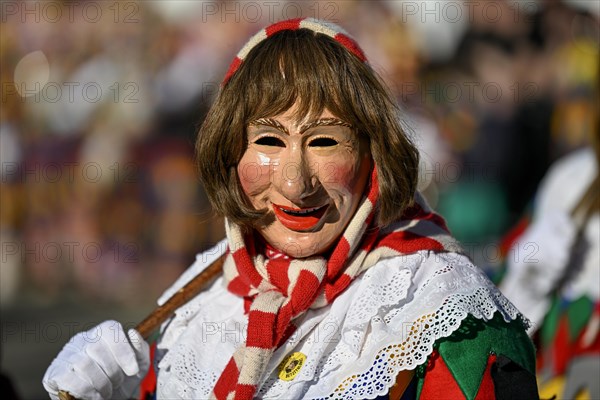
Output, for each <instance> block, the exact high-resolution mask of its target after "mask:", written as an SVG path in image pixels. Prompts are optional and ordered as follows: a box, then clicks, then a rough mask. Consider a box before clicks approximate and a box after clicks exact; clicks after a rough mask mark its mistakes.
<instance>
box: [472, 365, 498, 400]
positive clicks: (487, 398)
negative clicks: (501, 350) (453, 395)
mask: <svg viewBox="0 0 600 400" xmlns="http://www.w3.org/2000/svg"><path fill="white" fill-rule="evenodd" d="M495 362H496V355H495V354H490V356H489V357H488V361H487V365H486V367H485V371H484V372H483V378H482V379H481V383H480V384H479V389H478V390H477V396H475V400H495V398H496V394H495V392H494V380H493V379H492V365H493V364H494V363H495Z"/></svg>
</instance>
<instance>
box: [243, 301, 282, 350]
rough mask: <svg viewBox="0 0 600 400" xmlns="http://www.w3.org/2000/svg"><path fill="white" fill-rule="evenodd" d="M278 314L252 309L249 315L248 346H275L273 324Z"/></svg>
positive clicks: (263, 347)
mask: <svg viewBox="0 0 600 400" xmlns="http://www.w3.org/2000/svg"><path fill="white" fill-rule="evenodd" d="M275 318H276V314H273V313H269V312H264V311H257V310H252V311H250V314H249V316H248V338H247V339H246V346H252V347H259V348H261V349H270V348H271V347H273V326H275Z"/></svg>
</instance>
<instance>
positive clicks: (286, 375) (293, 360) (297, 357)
mask: <svg viewBox="0 0 600 400" xmlns="http://www.w3.org/2000/svg"><path fill="white" fill-rule="evenodd" d="M305 361H306V356H305V355H304V354H302V353H300V352H296V353H292V354H290V355H289V356H287V357H286V358H284V359H283V361H281V364H279V367H278V369H279V379H281V380H283V381H291V380H293V379H294V378H295V377H296V375H298V373H299V372H300V369H302V366H303V365H304V362H305Z"/></svg>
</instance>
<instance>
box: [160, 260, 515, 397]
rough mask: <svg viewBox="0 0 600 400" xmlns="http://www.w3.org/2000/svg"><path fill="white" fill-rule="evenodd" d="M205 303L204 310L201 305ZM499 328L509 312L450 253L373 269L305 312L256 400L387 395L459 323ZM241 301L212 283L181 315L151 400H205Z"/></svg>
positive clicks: (231, 338)
mask: <svg viewBox="0 0 600 400" xmlns="http://www.w3.org/2000/svg"><path fill="white" fill-rule="evenodd" d="M209 304H210V307H209V306H208V305H209ZM495 313H500V314H501V315H502V316H503V317H504V319H505V320H506V321H509V320H513V319H516V318H519V314H518V311H517V310H516V309H515V308H514V306H513V305H512V304H511V303H510V302H509V301H508V300H506V298H504V297H503V296H502V294H500V292H499V291H498V290H497V289H496V288H495V287H494V286H493V284H492V283H491V282H490V281H489V280H488V279H487V278H486V276H485V275H484V274H483V273H482V272H481V271H480V270H479V269H478V268H476V267H475V266H473V265H472V264H471V262H470V261H469V260H468V259H467V258H466V257H465V256H462V255H458V254H448V253H445V254H434V253H431V252H426V251H423V252H419V253H416V254H412V255H409V256H403V257H394V258H390V259H385V260H382V261H380V262H379V263H378V264H376V265H375V266H374V267H372V268H370V269H369V270H368V271H367V272H365V273H364V274H363V275H361V276H360V277H359V278H357V279H356V280H355V281H354V282H353V283H352V284H351V285H350V287H349V288H348V289H347V290H346V291H345V292H344V293H342V294H341V295H340V296H339V297H338V298H337V299H336V300H335V301H334V302H333V304H331V305H330V306H328V307H324V308H321V309H318V310H310V311H309V312H307V314H306V315H305V317H304V318H303V319H302V321H296V323H297V324H298V325H299V327H298V330H297V332H296V334H295V335H294V336H292V338H290V339H289V340H288V341H287V342H286V343H285V344H284V345H283V346H281V347H280V348H279V349H277V350H276V351H275V353H274V355H273V358H272V360H271V362H270V363H269V365H268V368H267V370H268V371H270V374H269V375H268V376H266V377H265V379H264V382H263V384H262V385H261V386H260V389H259V391H258V392H257V396H258V397H260V398H265V399H266V398H269V399H277V398H279V399H281V398H340V399H356V398H362V399H373V398H376V397H377V396H380V395H384V394H386V393H388V391H389V388H390V387H391V386H392V385H393V384H394V382H395V377H396V375H397V374H398V372H399V371H402V370H412V369H414V368H416V367H417V366H418V365H421V364H423V363H424V362H425V361H426V360H427V357H428V356H429V355H430V354H431V352H432V351H433V344H434V343H435V341H436V340H438V339H440V338H443V337H447V336H450V335H451V334H452V333H453V332H454V331H456V330H457V329H458V327H459V326H460V324H461V322H462V321H463V320H464V319H465V318H466V317H467V315H473V316H474V317H476V318H480V319H483V320H489V319H491V318H493V316H494V314H495ZM246 322H247V320H246V316H245V315H244V313H243V304H242V300H241V299H239V298H237V297H235V296H233V295H231V294H229V293H228V292H227V291H226V290H225V288H223V286H222V285H220V284H219V282H217V283H215V285H213V287H211V288H210V289H209V290H208V291H207V292H205V293H203V294H202V295H200V296H198V297H197V298H196V299H194V300H193V301H192V302H190V303H188V304H187V305H186V306H185V307H182V309H180V310H179V311H178V313H177V316H176V317H175V318H174V319H173V320H172V322H171V324H170V325H169V326H168V327H167V328H166V330H165V331H164V333H163V337H162V338H161V341H160V343H159V350H162V351H163V352H166V355H165V357H164V358H163V359H162V361H161V362H160V364H159V378H158V392H157V394H158V397H159V398H207V397H208V394H209V393H210V391H211V390H212V388H213V386H214V384H215V382H216V380H217V379H218V377H219V376H220V373H221V371H222V370H223V368H224V367H225V363H226V362H227V361H228V360H229V357H230V356H231V355H232V354H233V352H234V351H235V349H236V348H237V346H239V345H241V344H242V343H243V340H244V334H245V327H246ZM294 352H300V353H302V354H304V355H305V356H306V361H305V363H304V364H303V365H302V367H301V369H300V371H299V373H298V374H297V375H296V376H295V377H294V379H292V380H283V379H280V377H279V368H278V366H279V364H280V363H281V361H282V360H283V359H284V358H285V357H286V356H288V355H289V354H291V353H294Z"/></svg>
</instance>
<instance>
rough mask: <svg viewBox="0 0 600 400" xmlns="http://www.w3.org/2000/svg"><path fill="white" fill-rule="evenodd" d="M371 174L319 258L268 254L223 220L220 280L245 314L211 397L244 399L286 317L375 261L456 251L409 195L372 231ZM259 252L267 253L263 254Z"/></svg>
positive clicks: (288, 329)
mask: <svg viewBox="0 0 600 400" xmlns="http://www.w3.org/2000/svg"><path fill="white" fill-rule="evenodd" d="M376 178H377V177H376V173H375V172H374V173H373V175H372V177H371V184H370V185H369V188H368V190H367V193H368V194H367V196H365V197H364V198H363V199H362V200H361V203H360V205H359V207H358V209H357V211H356V213H355V214H354V216H353V217H352V219H351V221H350V223H349V224H348V226H347V227H346V229H345V231H344V233H343V235H342V237H340V239H339V241H338V242H337V244H336V245H335V247H334V248H333V250H332V251H331V253H330V255H329V256H328V257H327V258H325V257H324V256H323V255H315V256H311V257H308V258H303V259H293V258H290V257H288V256H283V255H282V254H278V256H277V257H269V256H268V255H265V254H262V253H261V252H260V251H257V250H256V249H257V248H258V247H260V246H256V245H255V243H254V237H253V236H252V235H249V236H244V235H243V233H242V231H241V229H240V227H239V226H237V225H235V224H233V223H231V222H227V224H226V228H227V239H228V242H229V250H228V254H227V256H226V259H225V264H224V279H225V281H226V283H227V285H228V286H227V288H228V290H229V291H231V292H232V293H234V294H236V295H239V296H242V297H244V299H245V300H246V309H247V312H248V328H247V336H246V343H245V345H244V346H241V347H240V348H239V349H237V350H236V351H235V353H234V355H233V357H232V358H231V360H229V363H228V364H227V366H226V367H225V370H224V371H223V372H222V374H221V377H220V378H219V379H218V381H217V383H216V385H215V387H214V389H213V396H214V398H216V399H219V400H221V399H236V400H237V399H252V397H253V396H254V394H255V393H256V391H257V389H258V385H260V383H261V380H262V379H263V378H264V374H265V370H266V366H267V364H268V362H269V360H270V358H271V355H272V354H273V352H274V351H275V349H276V348H277V347H279V346H280V345H281V344H283V343H284V342H285V341H286V340H287V339H288V338H289V337H290V336H291V334H292V333H293V332H294V331H295V329H296V326H295V325H294V320H297V318H298V317H300V316H302V315H303V314H304V313H305V312H306V311H307V310H308V309H309V308H319V307H323V306H326V305H328V304H331V303H332V302H333V301H334V300H335V298H336V297H337V296H338V295H339V294H340V293H341V292H343V291H344V290H345V289H346V288H347V287H348V285H350V283H351V282H352V280H353V279H354V278H355V277H357V276H358V275H359V274H361V273H362V272H363V271H365V270H366V269H368V268H370V267H372V266H373V265H375V264H376V263H377V261H379V260H380V259H383V258H390V257H396V256H400V255H406V254H411V253H415V252H417V251H419V250H432V251H438V252H444V251H454V252H457V251H458V252H460V251H461V250H460V246H459V244H458V243H457V242H456V241H455V240H454V239H453V238H452V237H451V236H450V235H449V233H448V229H447V227H446V224H445V222H444V220H443V219H442V218H441V217H440V216H439V215H437V214H435V213H434V212H432V211H431V210H430V209H429V207H428V206H427V204H426V203H425V201H424V200H423V199H422V198H421V197H420V195H417V196H416V199H415V200H416V201H415V203H414V205H413V206H412V207H411V208H409V209H407V210H406V212H405V213H404V216H403V217H402V219H401V220H400V221H398V222H397V223H395V224H392V225H391V226H389V227H387V228H384V229H381V230H380V229H379V228H377V227H376V226H375V224H374V223H372V222H373V220H374V218H375V212H376V207H375V204H376V201H377V198H378V184H377V179H376ZM266 253H269V252H268V251H267V252H266Z"/></svg>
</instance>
